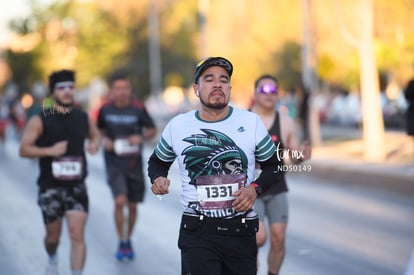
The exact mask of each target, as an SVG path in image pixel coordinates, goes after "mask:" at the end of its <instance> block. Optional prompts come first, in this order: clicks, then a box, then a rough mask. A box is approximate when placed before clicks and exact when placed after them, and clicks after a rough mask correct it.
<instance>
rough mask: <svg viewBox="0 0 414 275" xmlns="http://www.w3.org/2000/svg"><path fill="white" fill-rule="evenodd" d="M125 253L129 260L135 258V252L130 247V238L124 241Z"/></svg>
mask: <svg viewBox="0 0 414 275" xmlns="http://www.w3.org/2000/svg"><path fill="white" fill-rule="evenodd" d="M125 255H126V257H127V258H128V259H129V260H133V259H134V258H135V253H134V250H133V249H132V245H131V241H130V240H128V241H127V242H126V243H125Z"/></svg>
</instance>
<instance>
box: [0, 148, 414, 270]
mask: <svg viewBox="0 0 414 275" xmlns="http://www.w3.org/2000/svg"><path fill="white" fill-rule="evenodd" d="M146 154H148V151H147V152H146ZM88 161H89V169H90V174H89V177H88V179H87V185H88V191H89V194H90V216H89V220H88V224H87V230H86V240H87V245H88V257H87V263H86V267H85V272H84V274H85V275H97V274H99V275H121V274H122V275H130V274H131V275H132V274H134V275H135V274H143V275H144V274H148V275H153V274H155V275H158V274H160V275H169V274H171V275H173V274H180V256H179V250H178V248H177V236H178V226H179V219H180V211H181V210H180V205H179V199H180V198H179V193H180V186H179V184H178V181H179V179H178V173H177V169H176V166H175V165H174V166H173V168H172V170H171V179H172V181H173V184H172V187H171V190H170V191H171V193H170V194H169V195H166V196H163V197H162V199H161V200H160V199H158V198H157V197H156V196H153V195H152V194H151V193H150V192H147V195H146V199H145V202H144V203H143V204H141V205H140V207H139V221H138V224H137V228H136V231H135V234H134V237H133V240H132V241H133V244H134V246H135V249H136V253H137V258H136V260H135V261H133V262H130V263H119V262H117V261H116V260H115V259H114V257H113V254H114V252H115V248H116V245H117V240H116V234H115V227H114V224H113V221H112V208H113V207H112V198H111V194H110V192H109V189H108V187H107V185H106V182H105V174H104V168H103V160H102V156H101V155H97V156H94V157H89V158H88ZM36 165H37V164H36V161H33V160H28V159H20V158H19V157H18V156H17V144H13V143H10V142H9V145H8V146H7V147H6V148H5V149H3V150H2V151H0V196H1V199H0V213H1V219H0V236H2V237H1V238H0V255H2V257H1V258H0V274H2V275H3V274H4V275H27V274H34V275H37V274H43V272H44V264H45V262H46V259H47V258H46V254H45V252H44V250H43V247H42V241H43V236H44V229H43V225H42V221H41V215H40V211H39V209H38V206H37V204H36V192H37V188H36V185H35V181H36V177H37V174H38V172H37V166H36ZM348 180H349V179H348ZM351 181H352V179H351ZM288 184H289V188H290V193H289V203H290V222H289V227H288V235H287V241H286V245H287V255H286V259H285V263H284V265H283V267H282V271H281V274H283V275H302V274H303V275H345V274H346V275H349V274H356V275H401V274H403V273H404V270H405V268H406V265H407V262H408V259H409V257H410V254H411V251H412V249H413V248H414V200H413V199H412V197H411V196H408V195H405V194H401V193H396V192H389V191H387V190H386V189H375V188H370V187H369V186H368V187H367V186H364V185H363V184H362V183H361V184H348V183H346V182H341V178H340V177H339V178H337V179H332V178H329V177H327V178H324V177H321V176H317V175H316V173H315V175H313V174H312V172H302V173H296V174H290V175H289V176H288ZM69 247H70V246H69V242H68V237H67V231H66V230H65V231H64V232H63V237H62V240H61V244H60V248H59V261H60V264H59V265H60V270H61V274H62V275H69V274H70V273H69ZM267 249H268V244H267V245H266V246H265V247H264V248H262V249H261V250H260V251H259V273H258V274H260V275H264V274H266V253H267Z"/></svg>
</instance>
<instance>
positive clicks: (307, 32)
mask: <svg viewBox="0 0 414 275" xmlns="http://www.w3.org/2000/svg"><path fill="white" fill-rule="evenodd" d="M302 16H303V17H302V18H303V21H302V24H303V26H302V31H303V33H302V36H303V41H302V82H303V86H304V93H309V94H308V95H307V96H308V102H307V104H308V108H307V109H308V113H307V114H306V116H307V119H305V123H308V125H306V127H305V129H309V133H303V135H304V137H305V138H307V137H308V135H310V139H311V140H310V141H311V144H312V145H313V146H319V145H320V144H321V142H322V138H321V133H320V123H319V114H318V109H317V106H316V104H315V96H316V92H317V91H318V90H319V85H318V79H317V74H316V70H317V57H316V49H315V37H316V30H315V25H314V20H312V0H302ZM305 96H306V95H305Z"/></svg>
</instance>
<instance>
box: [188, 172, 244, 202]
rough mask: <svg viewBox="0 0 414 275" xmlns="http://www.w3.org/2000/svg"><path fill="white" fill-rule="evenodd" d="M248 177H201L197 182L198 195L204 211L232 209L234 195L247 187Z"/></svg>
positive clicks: (242, 175)
mask: <svg viewBox="0 0 414 275" xmlns="http://www.w3.org/2000/svg"><path fill="white" fill-rule="evenodd" d="M245 182H246V175H245V174H238V175H219V176H217V175H211V176H200V177H198V178H197V180H196V185H197V195H198V202H199V204H200V208H201V209H202V210H214V209H217V210H218V209H226V208H232V203H233V201H234V200H235V199H236V197H234V196H233V193H235V192H237V191H238V190H239V189H240V188H241V187H243V186H244V185H245Z"/></svg>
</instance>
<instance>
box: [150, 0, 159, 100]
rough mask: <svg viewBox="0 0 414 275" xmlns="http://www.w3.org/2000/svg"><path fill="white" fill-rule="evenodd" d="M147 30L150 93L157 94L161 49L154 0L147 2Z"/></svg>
mask: <svg viewBox="0 0 414 275" xmlns="http://www.w3.org/2000/svg"><path fill="white" fill-rule="evenodd" d="M148 30H149V71H150V87H151V95H153V96H158V95H160V94H161V92H162V75H161V49H160V33H159V24H158V12H157V7H156V5H155V3H154V0H150V1H149V3H148Z"/></svg>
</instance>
